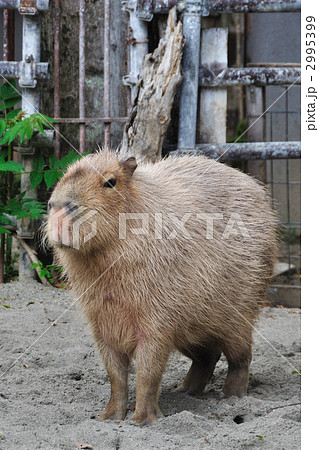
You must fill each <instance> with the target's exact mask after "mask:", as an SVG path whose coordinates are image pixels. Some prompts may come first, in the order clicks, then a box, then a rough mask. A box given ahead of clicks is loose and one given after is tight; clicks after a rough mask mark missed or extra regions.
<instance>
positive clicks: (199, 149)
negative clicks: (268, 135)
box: [170, 141, 301, 161]
mask: <svg viewBox="0 0 319 450" xmlns="http://www.w3.org/2000/svg"><path fill="white" fill-rule="evenodd" d="M184 153H200V154H204V155H206V156H208V157H210V158H213V159H218V160H219V161H227V160H252V159H298V158H300V157H301V143H300V142H295V141H294V142H292V141H291V142H286V141H284V142H245V143H240V144H216V145H214V144H202V145H197V146H196V147H194V148H193V149H188V150H184V151H183V150H176V151H175V152H170V154H171V155H179V154H184Z"/></svg>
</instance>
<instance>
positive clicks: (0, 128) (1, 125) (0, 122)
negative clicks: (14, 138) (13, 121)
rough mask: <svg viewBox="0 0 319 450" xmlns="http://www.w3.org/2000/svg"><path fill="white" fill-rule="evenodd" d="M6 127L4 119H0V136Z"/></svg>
mask: <svg viewBox="0 0 319 450" xmlns="http://www.w3.org/2000/svg"><path fill="white" fill-rule="evenodd" d="M6 127H7V123H6V121H5V120H4V119H0V136H2V134H3V132H4V130H5V129H6Z"/></svg>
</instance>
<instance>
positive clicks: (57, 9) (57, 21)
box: [53, 0, 61, 159]
mask: <svg viewBox="0 0 319 450" xmlns="http://www.w3.org/2000/svg"><path fill="white" fill-rule="evenodd" d="M60 28H61V4H60V0H54V113H53V114H54V118H57V117H60V95H61V94H60ZM55 129H56V133H55V144H54V153H55V156H56V157H57V158H58V159H59V158H60V147H61V135H60V125H59V124H56V125H55Z"/></svg>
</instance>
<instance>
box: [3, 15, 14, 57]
mask: <svg viewBox="0 0 319 450" xmlns="http://www.w3.org/2000/svg"><path fill="white" fill-rule="evenodd" d="M14 23H15V18H14V11H9V10H8V9H5V10H4V11H3V60H4V61H12V60H14Z"/></svg>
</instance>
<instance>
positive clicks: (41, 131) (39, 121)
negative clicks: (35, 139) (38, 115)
mask: <svg viewBox="0 0 319 450" xmlns="http://www.w3.org/2000/svg"><path fill="white" fill-rule="evenodd" d="M45 124H46V122H45ZM34 127H35V128H36V129H37V130H38V131H40V133H42V134H43V135H44V136H45V132H44V129H43V125H42V122H41V120H39V119H38V120H36V121H35V122H34Z"/></svg>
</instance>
